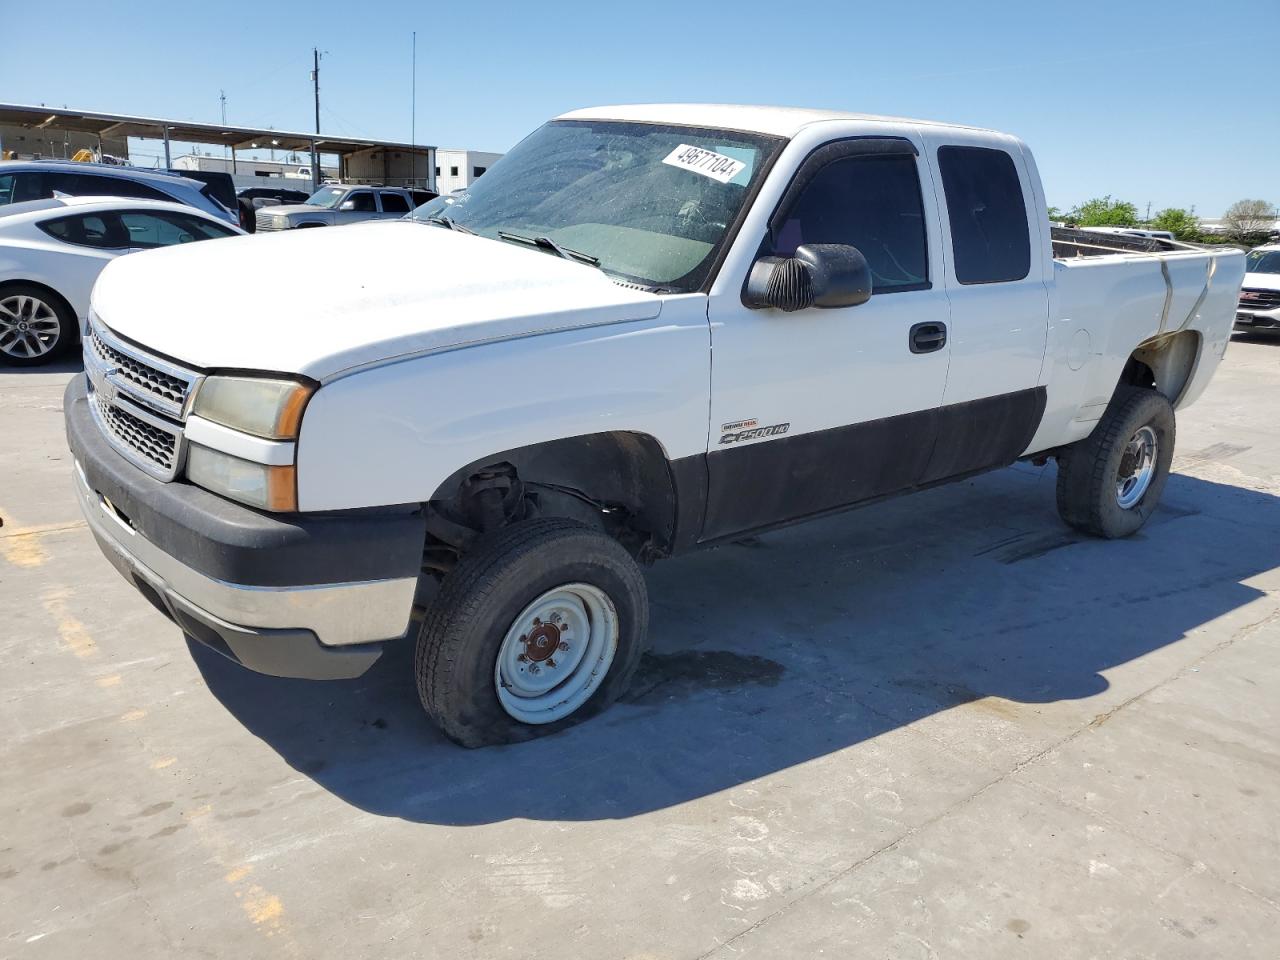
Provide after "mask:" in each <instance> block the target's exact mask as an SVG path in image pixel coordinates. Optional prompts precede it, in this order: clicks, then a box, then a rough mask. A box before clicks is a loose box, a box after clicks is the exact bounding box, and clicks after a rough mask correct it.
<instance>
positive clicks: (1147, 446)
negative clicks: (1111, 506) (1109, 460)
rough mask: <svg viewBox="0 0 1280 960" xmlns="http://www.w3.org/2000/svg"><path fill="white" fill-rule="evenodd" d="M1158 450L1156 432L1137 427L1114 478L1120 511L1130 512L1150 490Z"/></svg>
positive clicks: (1154, 473) (1147, 428)
mask: <svg viewBox="0 0 1280 960" xmlns="http://www.w3.org/2000/svg"><path fill="white" fill-rule="evenodd" d="M1159 449H1160V447H1159V441H1157V440H1156V432H1155V431H1154V430H1152V429H1151V428H1150V427H1139V428H1138V431H1137V433H1135V434H1134V435H1133V436H1132V437H1130V438H1129V442H1128V443H1127V444H1125V448H1124V453H1123V454H1122V455H1121V457H1120V469H1119V472H1118V474H1117V476H1116V503H1118V504H1120V509H1122V510H1131V509H1132V508H1133V507H1135V506H1137V504H1138V503H1139V502H1140V501H1141V500H1142V498H1143V497H1144V496H1145V495H1146V492H1147V490H1148V489H1150V487H1151V481H1152V479H1153V478H1154V477H1155V475H1156V454H1157V453H1158V452H1159Z"/></svg>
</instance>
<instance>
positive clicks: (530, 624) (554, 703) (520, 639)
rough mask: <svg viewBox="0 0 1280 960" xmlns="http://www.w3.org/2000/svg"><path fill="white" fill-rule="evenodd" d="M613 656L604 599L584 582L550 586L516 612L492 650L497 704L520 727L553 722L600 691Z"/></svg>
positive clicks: (611, 620) (611, 614)
mask: <svg viewBox="0 0 1280 960" xmlns="http://www.w3.org/2000/svg"><path fill="white" fill-rule="evenodd" d="M617 652H618V611H617V608H616V607H615V606H614V605H613V601H612V600H610V599H609V595H608V594H606V593H605V592H604V591H603V590H601V589H600V588H599V587H595V586H592V585H591V584H589V583H567V584H565V585H563V586H560V587H555V588H554V589H551V590H548V591H547V592H546V593H544V594H542V595H541V596H540V597H538V598H537V599H536V600H534V601H533V602H532V603H531V604H529V605H528V606H527V607H525V608H524V610H522V611H521V612H520V615H519V616H518V617H516V618H515V620H514V621H513V622H512V624H511V626H510V628H509V629H508V630H507V633H506V635H505V636H504V637H503V639H502V645H501V646H499V647H498V656H497V660H496V662H495V663H494V668H493V682H494V688H495V690H496V691H497V694H498V702H499V703H500V704H502V709H503V710H505V711H506V712H507V714H508V715H509V716H511V717H513V718H514V719H516V720H519V721H520V722H521V723H532V724H540V723H554V722H555V721H557V720H561V719H563V718H565V717H567V716H569V715H570V714H572V713H573V712H574V711H575V710H577V709H578V708H579V707H581V706H582V705H583V704H584V703H586V702H587V700H589V699H590V698H591V695H592V694H593V693H595V692H596V690H598V689H599V688H600V684H601V683H603V682H604V678H605V675H606V674H607V673H608V672H609V667H610V666H611V665H612V664H613V658H614V656H615V655H616V654H617Z"/></svg>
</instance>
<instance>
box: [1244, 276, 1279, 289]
mask: <svg viewBox="0 0 1280 960" xmlns="http://www.w3.org/2000/svg"><path fill="white" fill-rule="evenodd" d="M1244 286H1246V287H1253V289H1255V290H1280V273H1246V274H1245V275H1244Z"/></svg>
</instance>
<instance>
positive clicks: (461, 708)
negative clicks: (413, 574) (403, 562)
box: [414, 518, 649, 747]
mask: <svg viewBox="0 0 1280 960" xmlns="http://www.w3.org/2000/svg"><path fill="white" fill-rule="evenodd" d="M648 620H649V604H648V594H647V592H646V590H645V583H644V577H643V576H642V574H641V572H640V568H639V566H638V565H637V564H636V562H635V560H634V559H632V557H631V555H630V554H629V553H628V552H627V551H626V550H625V549H624V548H623V547H622V545H621V544H619V543H618V542H617V541H616V540H614V539H613V538H612V537H609V536H607V535H606V534H605V533H603V532H601V531H599V530H596V529H594V528H592V527H589V526H587V525H586V524H582V523H579V522H577V521H575V520H566V519H559V518H542V519H535V520H528V521H524V522H521V523H517V524H513V525H511V526H509V527H505V528H503V529H501V530H498V531H495V532H493V533H491V534H488V535H486V536H485V537H483V538H481V540H480V541H479V542H478V543H477V544H476V545H475V547H473V548H472V550H470V551H469V552H468V553H466V554H465V555H464V556H463V557H462V559H461V560H460V561H459V562H458V566H457V567H456V568H455V569H454V570H453V571H451V572H450V573H449V574H448V575H447V576H446V577H445V579H444V581H443V582H442V583H441V585H440V592H439V594H438V595H437V597H436V598H435V600H434V601H433V603H432V605H431V607H430V608H429V609H428V611H427V615H426V617H425V618H424V620H423V622H422V627H421V630H420V633H419V635H418V642H417V647H416V650H415V656H414V674H415V677H416V680H417V687H418V694H419V697H420V698H421V701H422V706H423V708H424V709H425V710H426V712H427V714H428V715H429V716H431V718H432V719H433V720H435V722H436V723H437V724H438V725H439V726H440V728H441V729H442V730H443V731H444V733H445V735H446V736H448V737H449V738H450V739H452V740H454V741H455V742H457V743H460V744H462V745H463V746H467V747H481V746H488V745H492V744H499V743H513V742H516V741H520V740H528V739H531V738H533V737H537V736H542V735H545V734H547V733H552V732H555V731H558V730H562V729H564V728H565V727H567V726H570V725H572V724H575V723H578V722H579V721H581V720H582V719H584V718H586V717H588V716H591V715H592V714H594V713H597V712H599V711H600V710H602V709H604V708H605V707H606V706H608V705H609V704H610V703H612V702H613V701H614V700H616V699H617V698H618V696H619V695H621V694H622V693H623V691H625V690H626V688H627V685H628V684H629V683H630V681H631V678H632V676H633V675H634V673H635V670H636V667H637V666H638V665H639V663H640V655H641V653H642V652H643V650H644V645H645V639H646V634H647V631H648Z"/></svg>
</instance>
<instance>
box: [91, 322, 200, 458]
mask: <svg viewBox="0 0 1280 960" xmlns="http://www.w3.org/2000/svg"><path fill="white" fill-rule="evenodd" d="M89 322H90V331H89V333H88V335H87V336H86V337H85V338H84V370H85V374H86V375H87V376H88V380H89V391H90V393H89V397H90V406H91V409H92V410H93V414H94V419H96V420H97V422H98V426H99V427H100V428H101V429H102V433H103V435H104V436H105V437H106V438H107V442H108V443H110V444H111V446H112V447H113V448H114V449H115V450H116V451H117V452H118V453H119V454H120V455H121V456H122V457H124V458H125V459H126V460H128V461H129V462H130V463H132V464H134V465H135V466H136V467H138V468H139V469H140V470H142V471H143V472H145V473H147V474H149V475H150V476H152V477H155V478H156V479H157V480H166V481H167V480H172V479H173V478H174V477H176V476H177V475H178V471H180V470H181V469H182V461H183V457H184V454H185V452H186V449H185V446H184V443H185V441H184V437H183V424H184V423H185V422H186V418H187V409H188V407H189V406H190V403H191V399H192V397H193V396H194V395H195V392H196V390H197V389H198V388H199V386H200V383H201V381H202V380H203V379H204V377H203V375H201V374H199V373H197V372H196V371H194V370H190V369H187V368H185V367H181V366H178V365H177V364H175V363H173V362H171V361H169V360H165V359H163V358H161V357H157V356H154V355H152V354H150V353H147V352H146V351H145V350H142V349H141V348H140V347H136V346H134V345H133V344H131V343H128V342H127V341H125V340H123V339H121V338H119V337H117V336H116V335H114V334H113V333H111V331H110V330H108V329H107V328H106V327H105V326H103V325H102V324H101V322H100V321H99V320H98V318H97V317H96V316H95V315H93V314H92V313H91V314H90V317H89Z"/></svg>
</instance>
